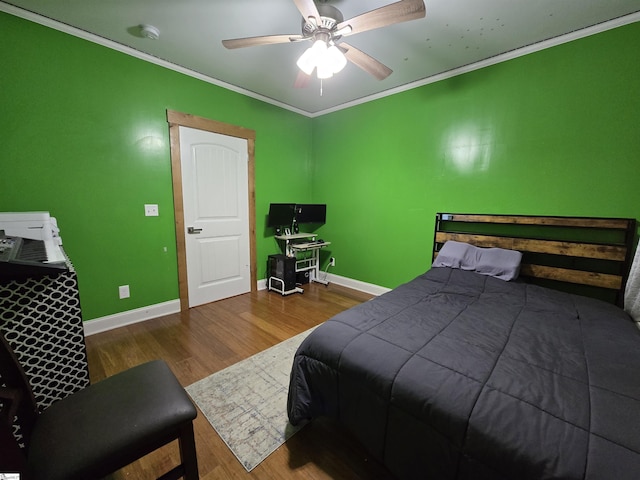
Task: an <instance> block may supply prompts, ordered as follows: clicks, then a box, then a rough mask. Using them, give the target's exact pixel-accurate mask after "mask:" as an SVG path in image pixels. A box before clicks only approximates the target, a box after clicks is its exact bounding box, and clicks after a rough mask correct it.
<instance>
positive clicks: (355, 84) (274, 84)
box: [0, 0, 640, 116]
mask: <svg viewBox="0 0 640 480" xmlns="http://www.w3.org/2000/svg"><path fill="white" fill-rule="evenodd" d="M392 2H393V0H329V1H328V2H327V3H331V4H333V5H334V6H336V7H337V8H338V9H339V10H340V11H341V12H342V14H343V16H344V18H345V19H349V18H351V17H354V16H356V15H360V14H362V13H364V12H367V11H369V10H373V9H375V8H379V7H382V6H384V5H387V4H389V3H392ZM425 5H426V12H427V14H426V17H425V18H422V19H419V20H412V21H409V22H405V23H400V24H396V25H390V26H387V27H383V28H380V29H377V30H372V31H368V32H362V33H359V34H356V35H352V36H350V37H349V39H348V42H349V44H351V45H353V46H354V47H356V48H358V49H360V50H362V51H364V52H366V53H367V54H369V55H371V56H372V57H374V58H376V59H377V60H379V61H381V62H382V63H384V64H385V65H387V66H388V67H390V68H391V69H392V70H393V73H392V74H391V75H390V76H389V77H388V78H386V79H385V80H382V81H379V80H376V79H375V78H373V77H372V76H370V75H368V74H367V73H365V72H364V71H363V70H361V69H360V68H358V67H356V66H355V65H353V64H351V63H350V64H348V65H347V67H346V68H345V69H344V70H343V71H342V72H340V73H338V74H336V75H335V76H334V77H333V78H331V79H329V80H325V81H324V82H323V85H322V95H321V94H320V93H321V92H320V90H321V89H320V81H319V80H318V79H316V78H314V79H313V80H312V81H311V82H310V83H309V85H308V86H307V87H306V88H294V86H293V83H294V81H295V79H296V75H297V71H298V70H297V67H296V63H295V62H296V60H297V58H298V57H299V56H300V55H301V54H302V52H303V51H304V50H305V49H306V48H307V47H308V46H309V43H308V42H298V43H287V44H276V45H263V46H257V47H249V48H243V49H236V50H227V49H226V48H224V47H223V46H222V43H221V41H222V40H223V39H228V38H238V37H249V36H259V35H272V34H299V33H300V32H301V15H300V13H299V12H298V10H297V8H296V6H295V4H294V3H293V0H268V1H265V0H226V1H223V0H11V1H10V2H7V3H4V2H1V1H0V10H3V11H6V12H9V13H13V14H16V15H19V16H23V17H25V18H28V19H31V20H35V21H37V22H39V23H43V24H45V25H49V26H53V27H54V28H58V29H60V30H63V31H67V32H69V33H72V34H75V35H78V36H81V37H84V38H88V39H89V40H92V41H96V42H98V43H103V44H106V45H108V46H111V47H114V48H117V49H120V50H124V51H127V52H128V53H132V54H134V55H137V56H141V57H142V58H146V59H149V60H151V61H154V62H156V63H160V64H163V65H167V66H170V68H177V69H178V70H180V71H185V69H186V70H188V72H187V73H190V74H193V75H195V76H197V77H199V78H203V79H204V80H207V81H210V82H212V83H215V84H218V85H223V86H225V87H227V88H231V89H233V90H235V91H239V92H242V93H245V94H248V95H251V96H254V97H256V98H261V99H264V100H266V101H268V102H271V103H274V104H276V105H280V106H283V107H285V108H288V109H291V110H293V111H297V112H300V113H303V114H305V115H309V116H317V115H319V114H323V113H327V112H329V111H333V110H336V109H339V108H343V107H344V106H345V105H353V104H355V103H359V102H362V101H366V100H368V99H371V98H378V97H380V96H384V95H387V94H389V93H393V92H397V91H401V90H403V89H407V88H411V87H414V86H418V85H421V84H425V83H429V82H430V81H433V80H435V79H438V78H442V77H444V76H448V75H452V74H455V73H457V72H460V71H466V70H469V69H473V68H478V67H480V66H483V65H487V64H490V63H494V62H496V61H499V60H503V59H506V58H512V57H513V56H518V55H521V54H524V53H527V52H530V51H535V50H538V49H540V48H544V47H547V46H551V45H555V44H557V43H561V42H564V41H568V40H571V39H574V38H579V37H581V36H584V35H587V34H592V33H597V32H599V31H602V30H605V29H608V28H613V27H616V26H618V25H623V24H626V23H630V22H634V21H638V20H640V1H639V0H425ZM15 7H17V8H15ZM33 14H36V15H33ZM58 22H59V23H58ZM140 24H151V25H154V26H155V27H157V28H158V29H159V30H160V38H159V39H158V40H150V39H148V38H141V37H140V36H139V29H138V28H137V27H138V25H140ZM76 29H78V30H76ZM104 39H106V40H104ZM112 42H114V43H112ZM123 46H124V47H123ZM131 49H133V50H131ZM147 54H148V55H147ZM149 56H151V57H149ZM176 66H177V67H176Z"/></svg>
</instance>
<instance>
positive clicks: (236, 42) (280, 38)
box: [222, 34, 306, 49]
mask: <svg viewBox="0 0 640 480" xmlns="http://www.w3.org/2000/svg"><path fill="white" fill-rule="evenodd" d="M300 40H306V38H305V37H303V36H302V35H294V34H292V35H265V36H263V37H245V38H232V39H229V40H222V44H223V45H224V46H225V47H227V48H229V49H232V48H244V47H255V46H257V45H271V44H274V43H291V42H297V41H300Z"/></svg>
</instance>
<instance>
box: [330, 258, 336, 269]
mask: <svg viewBox="0 0 640 480" xmlns="http://www.w3.org/2000/svg"><path fill="white" fill-rule="evenodd" d="M329 265H330V266H332V267H335V266H336V257H331V258H330V259H329Z"/></svg>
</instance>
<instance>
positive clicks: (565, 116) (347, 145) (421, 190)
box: [313, 23, 640, 287]
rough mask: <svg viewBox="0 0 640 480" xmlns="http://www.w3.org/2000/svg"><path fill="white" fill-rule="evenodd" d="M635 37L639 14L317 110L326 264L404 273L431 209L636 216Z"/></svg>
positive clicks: (373, 274)
mask: <svg viewBox="0 0 640 480" xmlns="http://www.w3.org/2000/svg"><path fill="white" fill-rule="evenodd" d="M631 45H640V23H636V24H631V25H628V26H624V27H621V28H617V29H615V30H611V31H607V32H604V33H601V34H598V35H594V36H591V37H587V38H584V39H580V40H577V41H574V42H571V43H567V44H563V45H560V46H556V47H554V48H550V49H547V50H544V51H541V52H537V53H534V54H529V55H527V56H524V57H520V58H517V59H514V60H511V61H507V62H504V63H500V64H498V65H495V66H492V67H488V68H484V69H481V70H478V71H475V72H472V73H468V74H465V75H461V76H458V77H455V78H451V79H449V80H445V81H441V82H437V83H434V84H430V85H426V86H423V87H421V88H416V89H413V90H410V91H407V92H404V93H401V94H397V95H394V96H392V97H387V98H384V99H381V100H378V101H375V102H370V103H367V104H364V105H360V106H357V107H353V108H350V109H347V110H342V111H339V112H335V113H332V114H329V115H325V116H322V117H319V118H316V119H314V124H313V145H314V148H313V151H314V158H315V163H314V172H313V188H314V201H318V202H326V203H327V204H328V211H327V217H328V221H327V224H326V225H325V226H324V227H323V230H322V236H323V238H326V239H327V240H331V241H332V242H333V244H332V246H331V248H332V252H331V254H332V255H333V256H335V257H336V268H335V269H333V270H332V271H333V272H335V273H337V274H340V275H343V276H345V277H349V278H356V279H358V280H361V281H365V282H370V283H373V284H377V285H383V286H386V287H394V286H397V285H398V284H399V283H402V282H405V281H408V280H409V279H411V278H413V277H414V276H415V275H418V274H420V273H422V272H424V271H425V270H427V269H428V266H429V264H430V258H431V257H430V255H431V253H430V252H431V249H432V243H433V227H434V217H435V214H436V212H439V211H442V212H447V211H448V212H458V213H505V214H507V213H509V214H539V215H585V216H617V217H633V218H637V219H640V131H639V126H640V80H639V79H640V62H638V61H637V58H636V57H637V54H636V52H635V49H634V48H632V47H631ZM425 60H427V59H425ZM326 255H328V253H326Z"/></svg>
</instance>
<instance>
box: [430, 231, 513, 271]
mask: <svg viewBox="0 0 640 480" xmlns="http://www.w3.org/2000/svg"><path fill="white" fill-rule="evenodd" d="M521 260H522V253H521V252H518V251H517V250H507V249H504V248H481V247H476V246H474V245H470V244H468V243H463V242H455V241H453V240H449V241H447V242H446V243H445V244H444V245H443V246H442V248H441V249H440V252H438V256H437V257H436V259H435V261H434V262H433V265H432V266H433V267H449V268H459V269H461V270H471V271H474V272H476V273H479V274H481V275H490V276H492V277H496V278H499V279H501V280H506V281H508V280H514V279H516V278H518V274H519V273H520V262H521Z"/></svg>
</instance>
